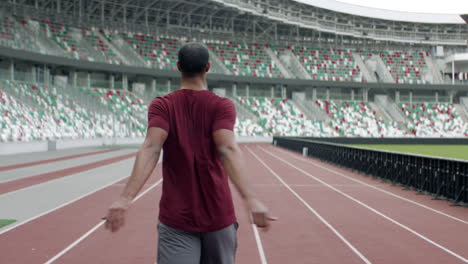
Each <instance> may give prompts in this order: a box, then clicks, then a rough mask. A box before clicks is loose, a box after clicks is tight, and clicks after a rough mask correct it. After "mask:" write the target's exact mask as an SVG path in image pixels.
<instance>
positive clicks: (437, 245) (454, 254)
mask: <svg viewBox="0 0 468 264" xmlns="http://www.w3.org/2000/svg"><path fill="white" fill-rule="evenodd" d="M260 149H261V150H262V151H263V152H265V153H267V154H268V155H270V156H272V157H274V158H276V159H278V160H280V161H282V162H283V163H286V164H288V165H289V166H290V167H293V168H295V169H296V170H298V171H300V172H302V173H303V174H305V175H306V176H308V177H310V178H312V179H314V180H316V181H318V182H320V183H322V184H323V185H325V186H327V187H328V188H330V189H332V190H334V191H335V192H337V193H339V194H341V195H343V196H344V197H346V198H348V199H350V200H352V201H354V202H356V203H358V204H359V205H361V206H363V207H365V208H367V209H368V210H370V211H372V212H373V213H375V214H377V215H379V216H381V217H383V218H385V219H386V220H388V221H390V222H392V223H394V224H396V225H398V226H399V227H401V228H403V229H405V230H406V231H408V232H410V233H413V234H414V235H416V236H417V237H419V238H421V239H422V240H425V241H426V242H428V243H430V244H432V245H434V246H436V247H438V248H440V249H442V250H443V251H445V252H447V253H449V254H450V255H452V256H454V257H456V258H458V259H460V260H461V261H463V262H465V263H468V259H466V258H464V257H462V256H460V255H458V254H457V253H455V252H453V251H451V250H450V249H448V248H445V247H443V246H442V245H440V244H438V243H436V242H434V241H432V240H430V239H429V238H427V237H425V236H424V235H421V234H420V233H418V232H416V231H414V230H413V229H411V228H409V227H407V226H405V225H403V224H402V223H400V222H398V221H396V220H394V219H393V218H391V217H389V216H387V215H385V214H383V213H381V212H379V211H377V210H376V209H374V208H372V207H370V206H369V205H367V204H365V203H363V202H361V201H360V200H358V199H356V198H354V197H352V196H351V195H349V194H346V193H344V192H342V191H340V190H338V189H337V188H335V187H333V186H332V185H330V184H328V183H326V182H324V181H322V180H321V179H319V178H317V177H315V176H313V175H312V174H310V173H308V172H307V171H304V170H303V169H301V168H298V167H296V166H294V164H291V163H290V162H288V161H286V160H284V159H282V158H281V157H278V156H276V155H275V154H272V153H271V152H270V151H268V150H265V149H264V148H262V147H260Z"/></svg>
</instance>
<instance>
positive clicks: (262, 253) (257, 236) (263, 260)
mask: <svg viewBox="0 0 468 264" xmlns="http://www.w3.org/2000/svg"><path fill="white" fill-rule="evenodd" d="M252 229H253V232H254V236H255V242H257V248H258V254H259V255H260V262H261V263H262V264H268V262H267V260H266V256H265V250H263V245H262V240H261V239H260V234H259V233H258V229H257V226H256V225H255V224H252Z"/></svg>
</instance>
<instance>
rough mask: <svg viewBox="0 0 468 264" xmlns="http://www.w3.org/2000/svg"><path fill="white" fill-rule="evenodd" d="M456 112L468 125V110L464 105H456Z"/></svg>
mask: <svg viewBox="0 0 468 264" xmlns="http://www.w3.org/2000/svg"><path fill="white" fill-rule="evenodd" d="M454 107H455V110H456V111H457V113H458V114H459V115H460V118H461V119H462V120H463V122H465V123H468V110H467V109H466V107H464V106H463V105H462V104H454Z"/></svg>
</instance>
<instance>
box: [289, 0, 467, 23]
mask: <svg viewBox="0 0 468 264" xmlns="http://www.w3.org/2000/svg"><path fill="white" fill-rule="evenodd" d="M294 1H296V2H299V3H304V4H308V5H311V6H315V7H319V8H323V9H328V10H332V11H336V12H340V13H346V14H352V15H357V16H364V17H370V18H380V19H385V20H394V21H405V22H414V23H437V24H465V21H464V20H463V19H462V18H461V16H460V15H458V14H429V13H415V12H402V11H393V10H386V9H379V8H373V7H365V6H360V5H353V4H348V3H343V2H339V1H335V0H294ZM409 1H411V0H409ZM441 4H442V3H441Z"/></svg>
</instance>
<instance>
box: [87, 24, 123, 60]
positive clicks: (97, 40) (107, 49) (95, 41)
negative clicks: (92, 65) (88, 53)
mask: <svg viewBox="0 0 468 264" xmlns="http://www.w3.org/2000/svg"><path fill="white" fill-rule="evenodd" d="M83 38H85V39H86V41H87V42H88V43H89V44H91V45H92V48H94V50H95V51H96V52H97V53H98V54H100V56H102V58H103V59H104V60H106V61H107V63H109V64H116V65H121V64H124V61H123V60H122V58H121V57H120V56H119V55H117V53H116V52H115V51H114V49H113V48H112V47H111V46H110V45H109V43H108V42H107V41H106V40H105V38H103V37H102V36H101V34H100V33H99V31H97V30H96V29H89V30H85V29H83Z"/></svg>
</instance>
